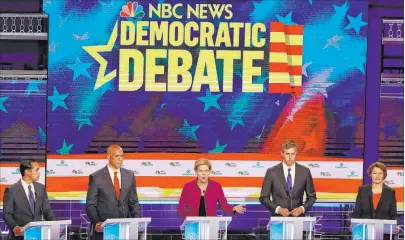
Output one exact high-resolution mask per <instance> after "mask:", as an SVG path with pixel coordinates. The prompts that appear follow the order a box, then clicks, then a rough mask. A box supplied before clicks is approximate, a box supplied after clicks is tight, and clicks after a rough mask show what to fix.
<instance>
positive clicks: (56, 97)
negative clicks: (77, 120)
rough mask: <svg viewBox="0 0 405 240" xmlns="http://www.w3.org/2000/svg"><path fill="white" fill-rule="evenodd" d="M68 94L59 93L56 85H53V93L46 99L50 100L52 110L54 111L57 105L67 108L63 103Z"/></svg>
mask: <svg viewBox="0 0 405 240" xmlns="http://www.w3.org/2000/svg"><path fill="white" fill-rule="evenodd" d="M67 96H69V94H60V93H59V91H58V89H56V87H53V95H52V96H48V100H49V101H51V102H52V112H53V111H55V109H56V108H58V107H63V108H64V109H68V108H67V106H66V103H65V99H66V98H67Z"/></svg>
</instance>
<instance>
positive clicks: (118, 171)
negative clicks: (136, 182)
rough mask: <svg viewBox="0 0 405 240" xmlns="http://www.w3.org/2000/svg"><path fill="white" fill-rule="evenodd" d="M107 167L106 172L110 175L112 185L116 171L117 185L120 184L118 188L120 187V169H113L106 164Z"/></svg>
mask: <svg viewBox="0 0 405 240" xmlns="http://www.w3.org/2000/svg"><path fill="white" fill-rule="evenodd" d="M107 168H108V172H109V173H110V177H111V181H112V184H113V186H114V172H117V177H118V183H119V186H120V189H121V171H120V169H118V170H114V169H112V168H111V167H110V165H107Z"/></svg>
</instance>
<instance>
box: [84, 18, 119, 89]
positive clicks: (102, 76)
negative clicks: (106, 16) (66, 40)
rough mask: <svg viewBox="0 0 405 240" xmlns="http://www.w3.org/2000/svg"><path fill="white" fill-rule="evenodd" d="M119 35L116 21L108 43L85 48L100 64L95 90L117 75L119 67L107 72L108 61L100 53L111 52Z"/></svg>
mask: <svg viewBox="0 0 405 240" xmlns="http://www.w3.org/2000/svg"><path fill="white" fill-rule="evenodd" d="M117 36H118V21H117V22H115V25H114V28H113V31H112V32H111V35H110V38H109V40H108V43H107V44H106V45H96V46H84V47H83V49H84V50H85V51H86V52H87V53H88V54H90V55H91V56H92V57H93V58H94V60H96V61H97V62H98V63H99V64H100V68H99V69H98V74H97V80H96V83H95V85H94V90H96V89H98V88H99V87H101V86H103V85H104V84H106V83H108V82H109V81H111V80H112V79H114V78H115V77H116V75H117V69H114V70H113V71H111V72H109V73H107V74H106V70H107V64H108V61H107V60H105V58H103V57H102V56H101V55H100V52H111V51H112V49H113V47H114V44H115V42H116V40H117Z"/></svg>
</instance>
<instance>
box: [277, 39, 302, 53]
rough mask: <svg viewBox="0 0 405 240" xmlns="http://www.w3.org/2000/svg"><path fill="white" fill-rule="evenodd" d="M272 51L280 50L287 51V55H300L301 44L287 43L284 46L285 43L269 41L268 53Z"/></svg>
mask: <svg viewBox="0 0 405 240" xmlns="http://www.w3.org/2000/svg"><path fill="white" fill-rule="evenodd" d="M272 52H282V53H285V52H286V53H287V55H302V46H296V45H289V46H286V45H285V43H278V42H273V43H270V54H271V53H272Z"/></svg>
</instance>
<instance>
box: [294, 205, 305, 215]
mask: <svg viewBox="0 0 405 240" xmlns="http://www.w3.org/2000/svg"><path fill="white" fill-rule="evenodd" d="M303 213H304V211H303V210H302V207H297V208H294V210H292V211H291V215H293V216H294V217H298V216H300V215H301V214H303Z"/></svg>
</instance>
